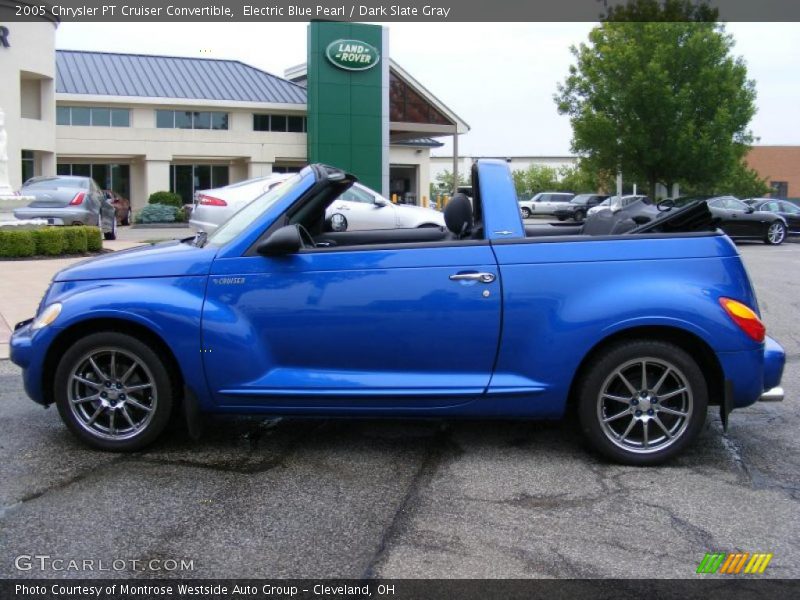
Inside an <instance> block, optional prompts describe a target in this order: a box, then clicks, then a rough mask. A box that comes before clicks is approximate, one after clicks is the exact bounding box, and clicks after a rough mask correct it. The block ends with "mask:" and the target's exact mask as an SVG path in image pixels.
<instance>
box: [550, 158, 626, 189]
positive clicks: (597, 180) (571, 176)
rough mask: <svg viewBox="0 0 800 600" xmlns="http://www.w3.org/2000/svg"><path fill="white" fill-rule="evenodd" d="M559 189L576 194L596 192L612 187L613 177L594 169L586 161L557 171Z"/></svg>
mask: <svg viewBox="0 0 800 600" xmlns="http://www.w3.org/2000/svg"><path fill="white" fill-rule="evenodd" d="M558 177H559V180H560V183H559V188H561V189H562V190H567V191H570V192H575V193H576V194H584V193H590V192H597V191H599V190H607V189H610V188H611V187H613V177H609V175H608V174H606V173H604V172H602V171H600V170H599V169H596V168H594V167H593V166H592V165H591V164H590V163H589V161H587V160H586V159H579V160H578V163H577V164H576V165H565V166H563V167H561V168H560V169H559V170H558Z"/></svg>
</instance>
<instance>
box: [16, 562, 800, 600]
mask: <svg viewBox="0 0 800 600" xmlns="http://www.w3.org/2000/svg"><path fill="white" fill-rule="evenodd" d="M648 562H649V563H651V564H648V565H647V566H646V567H643V571H647V572H652V570H657V568H658V565H657V563H658V561H657V559H654V558H652V557H643V564H644V563H648ZM20 586H22V587H20ZM126 586H127V587H126ZM237 586H238V588H239V589H240V590H245V593H238V594H237V593H235V590H236V587H237ZM187 588H188V589H190V590H191V591H187ZM37 589H38V590H39V591H43V592H44V593H37V591H36V590H37ZM32 590H33V591H32ZM123 590H127V593H125V592H124V591H123ZM131 590H135V591H133V592H131ZM798 597H800V580H797V579H791V580H787V579H766V578H763V576H761V575H758V576H733V575H732V576H719V577H718V576H694V578H693V579H582V580H555V579H527V580H524V579H511V580H509V579H498V580H492V579H467V580H464V579H430V580H423V579H370V580H346V579H340V580H330V579H319V580H310V579H296V580H293V579H274V580H266V579H242V580H234V579H220V580H210V579H196V580H163V579H95V580H87V579H84V580H81V579H68V578H67V579H20V580H2V581H0V598H2V599H3V600H89V599H99V600H185V599H201V598H202V599H203V600H211V599H213V600H247V599H250V600H289V599H291V600H341V599H347V600H428V599H431V600H433V599H436V600H441V599H450V598H453V599H458V600H473V599H474V600H484V599H488V598H503V599H504V600H517V599H519V600H523V599H524V600H538V599H541V600H559V599H562V598H563V599H567V598H569V599H574V600H583V599H587V600H588V599H592V600H603V599H608V600H612V599H613V600H627V599H634V598H635V599H639V598H651V599H653V600H687V599H691V598H703V599H704V600H739V599H747V600H750V599H753V600H755V599H761V598H765V599H766V598H769V599H770V600H783V599H787V600H788V599H790V598H792V599H795V598H798Z"/></svg>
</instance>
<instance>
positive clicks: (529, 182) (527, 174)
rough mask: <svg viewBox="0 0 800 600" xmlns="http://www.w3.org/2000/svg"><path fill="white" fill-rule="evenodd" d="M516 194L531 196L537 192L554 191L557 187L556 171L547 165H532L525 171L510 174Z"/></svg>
mask: <svg viewBox="0 0 800 600" xmlns="http://www.w3.org/2000/svg"><path fill="white" fill-rule="evenodd" d="M512 176H513V177H514V186H515V187H516V188H517V194H518V195H521V196H523V197H524V196H532V195H533V194H538V193H539V192H545V191H551V192H552V191H554V190H557V189H558V187H559V183H558V171H557V170H556V169H554V168H553V167H548V166H547V165H537V164H535V163H534V164H532V165H530V166H529V167H528V168H527V169H525V170H524V171H523V170H520V169H518V170H516V171H514V173H512Z"/></svg>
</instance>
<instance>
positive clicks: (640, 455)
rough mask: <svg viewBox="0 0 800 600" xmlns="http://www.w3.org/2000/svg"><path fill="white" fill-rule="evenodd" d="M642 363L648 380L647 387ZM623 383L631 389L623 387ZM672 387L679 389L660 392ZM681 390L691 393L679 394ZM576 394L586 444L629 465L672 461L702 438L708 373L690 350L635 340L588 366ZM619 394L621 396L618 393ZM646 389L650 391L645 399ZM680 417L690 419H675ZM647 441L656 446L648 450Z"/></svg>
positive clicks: (613, 348)
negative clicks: (700, 436) (661, 376)
mask: <svg viewBox="0 0 800 600" xmlns="http://www.w3.org/2000/svg"><path fill="white" fill-rule="evenodd" d="M648 361H649V363H648ZM642 362H644V363H645V367H644V371H645V373H646V377H647V382H646V384H645V386H644V387H642V384H641V382H642V379H643V378H642V376H641V371H642V367H641V363H642ZM648 367H649V369H650V370H648ZM659 369H660V370H659ZM637 370H638V373H639V375H638V376H637V374H636V373H637ZM664 371H667V374H666V375H664V377H665V379H664V380H663V381H661V386H659V389H655V388H656V386H658V384H659V381H658V380H659V378H660V375H659V373H661V374H663V372H664ZM620 372H621V373H624V375H623V376H622V377H623V379H620V378H619V373H620ZM637 377H638V379H637ZM624 379H627V380H628V383H630V384H631V385H630V386H627V384H625V385H623V380H624ZM654 380H655V381H654ZM615 385H618V386H619V387H617V388H614V386H615ZM673 385H674V386H675V387H674V389H670V390H668V391H667V392H663V391H661V390H663V389H667V388H671V387H673ZM662 386H667V387H662ZM681 386H683V387H685V389H686V390H687V391H686V392H683V393H680V392H679V390H680V389H681ZM631 387H632V388H633V390H634V391H636V392H637V393H636V394H634V393H633V391H631ZM577 389H578V416H579V420H580V425H581V429H582V431H583V433H584V435H585V436H586V439H587V441H588V442H589V443H590V445H591V446H592V447H593V448H594V449H595V450H597V451H598V452H600V453H601V454H603V455H604V456H606V457H607V458H610V459H611V460H614V461H616V462H619V463H622V464H626V465H639V466H647V465H657V464H660V463H663V462H665V461H667V460H670V459H671V458H673V457H675V456H676V455H677V454H679V453H680V452H682V451H683V450H684V449H685V448H686V446H688V445H689V444H690V443H691V442H692V441H693V440H694V438H695V437H697V434H698V433H699V432H700V430H701V429H702V427H703V424H704V423H705V419H706V412H707V408H708V386H707V384H706V380H705V378H704V377H703V373H702V371H701V370H700V368H699V366H698V365H697V362H696V361H695V360H694V359H693V358H692V357H691V356H690V355H689V354H688V353H687V352H686V351H684V350H683V349H682V348H680V347H678V346H676V345H674V344H671V343H668V342H662V341H649V340H634V341H629V342H622V343H619V344H617V345H614V346H611V347H610V348H608V349H607V350H605V351H603V352H602V354H601V355H599V356H598V357H597V358H595V359H594V360H592V362H591V363H590V364H588V365H587V366H586V368H585V369H584V371H583V373H582V375H581V379H580V381H579V384H578V388H577ZM616 390H621V391H617V392H616V393H614V392H615V391H616ZM641 390H647V391H646V392H645V393H644V394H643V393H642V391H641ZM605 392H608V395H606V394H605ZM655 392H657V393H655ZM676 392H677V393H676ZM659 393H660V397H659ZM626 399H627V402H626ZM626 403H627V406H628V408H625V406H626ZM679 403H680V406H678V407H677V408H676V405H677V404H679ZM612 406H613V407H618V408H611V407H612ZM641 409H645V410H644V411H643V410H641ZM669 410H671V411H673V412H674V413H675V414H671V413H669V412H667V411H669ZM609 413H610V414H609ZM637 413H638V414H637ZM679 414H684V415H685V416H683V417H681V416H676V415H679ZM620 415H621V416H620ZM650 415H654V416H650ZM628 416H630V419H628ZM603 419H607V420H608V422H603ZM659 423H661V425H663V427H662V426H659ZM640 431H641V433H639V432H640ZM651 431H652V432H653V433H650V432H651ZM666 431H670V432H671V434H672V435H671V436H670V435H667V434H666ZM612 436H614V437H615V441H612V439H611V437H612ZM627 436H630V437H629V438H628V437H627ZM651 436H652V439H651ZM637 437H638V438H640V439H639V440H637V439H636V438H637ZM659 440H660V441H659ZM648 442H649V443H650V444H655V445H654V446H650V447H648Z"/></svg>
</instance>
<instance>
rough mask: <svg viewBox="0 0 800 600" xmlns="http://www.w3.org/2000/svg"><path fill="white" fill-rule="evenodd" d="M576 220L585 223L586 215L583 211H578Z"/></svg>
mask: <svg viewBox="0 0 800 600" xmlns="http://www.w3.org/2000/svg"><path fill="white" fill-rule="evenodd" d="M574 218H575V220H576V221H583V220H584V219H585V218H586V213H585V212H583V211H582V210H579V211H576V212H575V217H574Z"/></svg>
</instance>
